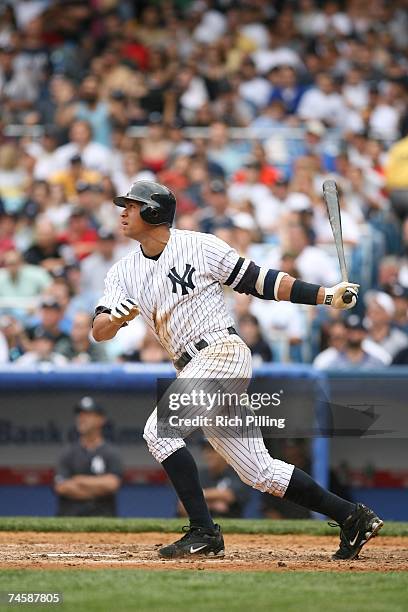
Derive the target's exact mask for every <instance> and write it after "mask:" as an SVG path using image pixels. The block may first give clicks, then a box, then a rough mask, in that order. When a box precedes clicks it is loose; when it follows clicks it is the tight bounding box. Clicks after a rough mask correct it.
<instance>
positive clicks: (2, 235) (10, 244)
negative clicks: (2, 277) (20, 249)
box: [0, 202, 18, 268]
mask: <svg viewBox="0 0 408 612" xmlns="http://www.w3.org/2000/svg"><path fill="white" fill-rule="evenodd" d="M17 221H18V217H17V215H8V214H6V213H3V212H2V207H1V202H0V268H1V267H3V265H4V262H3V258H4V255H5V253H7V251H13V250H14V249H15V247H16V243H15V240H16V231H17Z"/></svg>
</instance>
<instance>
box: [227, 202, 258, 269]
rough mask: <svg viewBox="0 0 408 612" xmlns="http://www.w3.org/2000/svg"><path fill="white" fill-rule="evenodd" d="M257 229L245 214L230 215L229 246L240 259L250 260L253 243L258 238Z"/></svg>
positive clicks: (248, 215) (250, 217) (251, 219)
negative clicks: (230, 232)
mask: <svg viewBox="0 0 408 612" xmlns="http://www.w3.org/2000/svg"><path fill="white" fill-rule="evenodd" d="M258 235H259V230H258V227H257V225H256V223H255V221H254V219H253V217H252V215H250V214H249V213H247V212H239V213H236V214H234V215H232V236H231V245H232V246H233V247H234V248H235V249H236V250H237V251H238V253H239V254H240V255H241V256H242V257H249V258H252V249H253V243H254V242H257V239H258V238H259V236H258Z"/></svg>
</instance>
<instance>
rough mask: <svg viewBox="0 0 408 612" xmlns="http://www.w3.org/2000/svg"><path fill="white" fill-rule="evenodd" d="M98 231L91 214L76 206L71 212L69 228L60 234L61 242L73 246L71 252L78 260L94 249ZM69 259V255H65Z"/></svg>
mask: <svg viewBox="0 0 408 612" xmlns="http://www.w3.org/2000/svg"><path fill="white" fill-rule="evenodd" d="M97 239H98V233H97V231H96V229H95V228H94V227H92V225H91V223H90V219H89V216H88V214H87V212H86V211H85V210H84V209H83V208H76V209H74V210H73V212H72V213H71V216H70V218H69V222H68V228H67V230H66V231H65V232H63V233H62V234H60V236H59V242H60V243H61V244H65V245H67V246H69V247H71V251H72V252H71V253H69V254H68V256H69V255H72V256H73V257H74V258H75V259H76V260H81V259H84V258H85V257H87V256H88V255H89V254H90V253H92V252H93V251H94V248H95V244H96V241H97ZM65 258H66V259H67V257H65Z"/></svg>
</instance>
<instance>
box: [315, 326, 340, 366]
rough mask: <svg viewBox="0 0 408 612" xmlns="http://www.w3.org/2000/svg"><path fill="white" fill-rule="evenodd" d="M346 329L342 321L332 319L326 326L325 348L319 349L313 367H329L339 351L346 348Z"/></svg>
mask: <svg viewBox="0 0 408 612" xmlns="http://www.w3.org/2000/svg"><path fill="white" fill-rule="evenodd" d="M346 342H347V330H346V326H345V325H344V321H343V320H341V319H339V320H338V321H332V322H331V324H330V325H329V328H328V338H327V344H328V346H327V348H325V349H324V350H323V351H321V352H320V353H319V354H318V355H317V356H316V357H315V359H314V361H313V365H314V367H315V368H318V369H321V370H324V369H326V368H327V367H329V366H328V365H327V364H328V363H331V362H332V360H333V359H335V358H336V357H337V355H338V354H339V353H343V352H344V350H345V348H346Z"/></svg>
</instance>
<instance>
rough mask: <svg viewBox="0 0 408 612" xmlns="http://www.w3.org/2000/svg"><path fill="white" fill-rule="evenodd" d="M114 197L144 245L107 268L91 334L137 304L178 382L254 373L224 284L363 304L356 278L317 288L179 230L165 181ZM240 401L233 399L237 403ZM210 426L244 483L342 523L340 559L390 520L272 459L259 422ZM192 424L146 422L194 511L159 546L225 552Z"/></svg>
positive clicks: (191, 552)
mask: <svg viewBox="0 0 408 612" xmlns="http://www.w3.org/2000/svg"><path fill="white" fill-rule="evenodd" d="M114 203H115V204H116V205H117V206H120V207H122V208H123V212H122V215H121V220H122V227H123V232H124V234H125V235H126V236H128V237H129V238H132V239H134V240H137V242H138V244H137V246H136V248H135V251H134V252H132V253H131V254H130V255H127V256H126V257H124V258H123V259H121V260H120V261H119V262H117V263H116V264H115V265H114V266H112V268H111V269H110V271H109V272H108V274H107V276H106V279H105V293H104V296H103V297H102V299H101V300H100V301H99V303H98V305H97V307H96V310H95V316H94V321H93V337H94V338H95V340H97V341H102V340H109V339H111V338H113V337H114V336H115V335H116V333H117V331H118V330H119V329H120V328H121V327H122V326H124V325H127V323H128V321H130V320H132V319H134V318H135V317H136V316H137V315H138V314H139V313H140V315H141V316H142V317H143V319H144V321H145V322H146V324H147V325H148V326H149V327H150V328H151V330H152V331H153V332H154V334H155V335H156V337H157V338H158V340H159V342H160V343H161V344H162V345H163V347H164V348H165V349H166V350H167V351H168V353H169V355H170V356H171V358H172V360H173V363H174V366H175V368H176V370H177V381H180V379H181V383H183V380H182V379H201V380H208V381H211V380H212V381H213V380H214V379H224V380H230V379H231V380H232V379H235V380H250V377H251V374H252V369H251V353H250V350H249V348H248V347H247V346H246V344H245V343H244V342H243V340H242V339H241V338H240V337H239V335H238V334H237V332H236V330H235V328H234V321H233V319H232V317H231V316H230V314H229V313H228V311H227V307H226V304H225V301H224V294H223V288H222V285H227V286H229V287H231V288H232V289H234V290H235V291H237V292H238V293H246V294H251V295H253V296H255V297H257V298H261V299H266V300H286V301H290V302H294V303H297V304H312V305H313V304H327V305H330V307H332V308H342V309H348V308H352V307H353V306H354V305H355V304H356V301H357V296H358V285H356V284H354V283H349V282H341V283H339V284H338V285H335V286H334V287H330V288H326V287H319V286H318V285H313V284H310V283H306V282H303V281H301V280H297V279H295V278H293V277H291V276H289V275H288V274H286V273H284V272H281V271H279V270H270V269H266V268H263V267H260V266H258V265H257V264H256V263H254V262H253V261H251V260H249V259H246V258H244V257H240V256H239V254H238V253H237V252H236V251H235V250H234V249H233V248H232V247H230V246H229V245H228V244H226V243H225V242H223V241H222V240H220V239H219V238H217V237H215V236H213V235H209V234H203V233H200V232H193V231H184V230H178V229H172V224H173V220H174V215H175V210H176V199H175V197H174V195H173V193H172V192H171V191H170V190H169V189H168V188H167V187H165V186H164V185H160V184H158V183H154V182H150V181H138V182H136V183H133V184H132V186H131V187H130V190H129V192H128V193H127V194H126V195H125V196H118V197H116V198H114ZM346 291H351V292H352V294H353V298H352V301H351V302H350V303H348V304H346V303H344V302H343V299H342V296H343V295H344V293H345V292H346ZM235 408H236V407H234V406H231V411H233V410H234V409H235ZM204 410H205V407H204ZM227 410H228V407H227ZM203 431H204V434H206V436H207V439H208V441H209V442H210V444H212V446H213V447H214V448H215V450H216V451H217V452H219V453H220V454H221V455H222V456H223V457H224V459H225V460H226V461H227V462H228V463H229V464H230V465H231V466H232V467H233V468H234V470H236V472H237V473H238V475H239V476H240V478H241V479H242V480H243V481H244V482H245V483H247V484H248V485H250V486H252V487H254V488H255V489H259V490H260V491H263V492H264V493H270V494H272V495H276V496H278V497H284V498H285V499H288V500H289V501H292V502H294V503H297V504H300V505H301V506H304V507H306V508H308V509H309V510H311V511H313V512H319V513H321V514H324V515H326V516H328V517H330V518H331V519H333V520H334V521H336V523H337V525H338V526H339V527H340V529H341V532H340V545H339V548H338V550H337V551H336V552H335V553H334V559H354V558H356V557H357V556H358V554H359V552H360V550H361V548H362V547H363V546H364V544H365V543H366V542H367V541H368V540H369V539H370V538H372V537H373V536H375V535H376V534H377V532H378V531H379V529H381V527H382V526H383V521H382V520H381V519H380V518H379V517H378V516H376V514H375V513H374V512H373V511H372V510H370V509H369V508H367V507H366V506H364V505H363V504H354V503H351V502H349V501H346V500H344V499H342V498H340V497H338V496H337V495H334V494H333V493H331V492H329V491H327V490H325V489H323V488H322V487H321V486H320V485H318V484H317V483H316V482H315V481H314V480H313V479H312V478H311V477H310V476H309V475H308V474H306V473H305V472H303V471H302V470H301V469H299V468H297V467H295V466H293V465H290V464H288V463H285V462H283V461H280V460H279V459H274V458H272V457H271V456H270V455H269V453H268V451H267V449H266V447H265V445H264V442H263V439H262V435H261V432H260V429H259V428H258V427H257V426H255V425H254V426H252V429H251V430H249V431H248V429H246V431H245V432H244V431H242V435H238V436H234V437H232V436H213V435H212V432H211V431H209V432H206V430H205V427H203ZM189 433H190V432H189V431H188V430H186V431H185V432H184V433H183V435H182V436H180V437H168V438H166V437H161V436H159V435H158V431H157V409H156V410H155V411H154V412H153V413H152V414H151V416H150V417H149V419H148V421H147V423H146V426H145V430H144V439H145V440H146V442H147V445H148V448H149V450H150V452H151V453H152V455H153V456H154V458H155V459H156V460H157V461H158V462H159V463H161V464H162V466H163V468H164V469H165V471H166V472H167V475H168V477H169V479H170V481H171V482H172V484H173V486H174V488H175V490H176V492H177V495H178V497H179V498H180V501H181V502H182V503H183V505H184V508H185V509H186V512H187V514H188V516H189V520H190V525H189V527H185V528H183V531H185V533H184V535H183V536H182V537H181V538H180V539H179V540H177V541H176V542H174V543H173V544H170V545H169V546H165V547H163V548H161V549H160V550H159V555H160V556H161V557H164V558H177V557H186V556H187V557H189V556H191V557H194V556H197V555H216V556H222V555H223V554H224V540H223V536H222V531H221V527H220V526H219V525H217V524H214V523H213V520H212V518H211V515H210V513H209V510H208V507H207V504H206V501H205V499H204V495H203V491H202V489H201V485H200V481H199V477H198V471H197V466H196V464H195V461H194V459H193V457H192V455H191V453H190V452H189V450H188V449H187V448H186V445H185V442H184V438H185V437H187V435H188V434H189ZM244 434H245V435H244Z"/></svg>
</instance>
